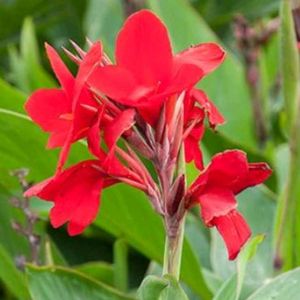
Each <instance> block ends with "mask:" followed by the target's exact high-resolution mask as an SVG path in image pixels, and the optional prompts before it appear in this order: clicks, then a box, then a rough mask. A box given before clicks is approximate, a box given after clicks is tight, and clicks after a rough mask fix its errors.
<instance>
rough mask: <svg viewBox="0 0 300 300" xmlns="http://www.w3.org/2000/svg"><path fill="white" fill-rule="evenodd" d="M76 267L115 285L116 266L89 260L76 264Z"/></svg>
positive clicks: (82, 271) (95, 277)
mask: <svg viewBox="0 0 300 300" xmlns="http://www.w3.org/2000/svg"><path fill="white" fill-rule="evenodd" d="M75 269H76V270H78V271H79V272H81V273H84V274H86V275H88V276H89V277H92V278H94V279H96V280H99V281H101V282H103V283H106V284H108V285H111V286H114V268H113V266H112V265H111V264H109V263H106V262H88V263H85V264H81V265H77V266H75Z"/></svg>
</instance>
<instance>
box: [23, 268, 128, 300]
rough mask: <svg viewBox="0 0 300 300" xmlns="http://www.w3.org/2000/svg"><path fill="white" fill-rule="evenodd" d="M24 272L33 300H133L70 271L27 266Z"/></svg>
mask: <svg viewBox="0 0 300 300" xmlns="http://www.w3.org/2000/svg"><path fill="white" fill-rule="evenodd" d="M26 271H27V276H28V284H29V290H30V294H31V297H32V299H33V300H56V299H63V300H69V299H70V300H75V299H78V300H79V299H82V300H83V299H89V300H99V299H101V300H133V298H131V297H129V296H126V295H125V294H122V293H120V292H118V291H117V290H115V289H113V288H111V287H109V286H107V285H106V284H104V283H101V282H99V281H96V280H94V279H92V278H89V277H87V276H86V275H84V274H82V273H79V272H78V271H74V270H72V269H67V268H62V267H35V266H28V267H27V269H26Z"/></svg>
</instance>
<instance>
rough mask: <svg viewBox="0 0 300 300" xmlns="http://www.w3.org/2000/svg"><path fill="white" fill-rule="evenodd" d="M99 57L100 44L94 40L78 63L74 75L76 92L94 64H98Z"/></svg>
mask: <svg viewBox="0 0 300 300" xmlns="http://www.w3.org/2000/svg"><path fill="white" fill-rule="evenodd" d="M101 57H102V44H101V43H100V42H96V43H94V44H93V46H92V47H91V48H90V49H89V51H88V52H87V53H86V54H85V56H84V58H83V59H82V61H81V63H80V65H79V69H78V73H77V76H76V90H77V91H76V93H78V92H80V90H81V89H82V87H83V85H84V84H85V83H86V81H87V79H88V77H89V76H90V74H91V72H92V71H93V69H94V68H95V67H96V65H98V64H100V62H101Z"/></svg>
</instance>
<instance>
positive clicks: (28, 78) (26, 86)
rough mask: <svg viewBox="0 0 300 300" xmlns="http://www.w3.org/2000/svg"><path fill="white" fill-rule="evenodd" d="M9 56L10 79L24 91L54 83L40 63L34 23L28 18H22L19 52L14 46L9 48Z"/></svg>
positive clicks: (27, 91)
mask: <svg viewBox="0 0 300 300" xmlns="http://www.w3.org/2000/svg"><path fill="white" fill-rule="evenodd" d="M9 56H10V66H11V71H12V73H11V79H12V81H13V82H14V83H15V84H16V86H17V87H19V88H20V89H22V90H23V91H24V92H26V93H29V92H31V91H33V90H36V89H37V88H47V87H53V86H54V85H55V83H54V81H53V79H52V78H51V76H50V75H49V74H47V73H46V71H45V70H44V69H43V67H42V65H41V62H40V56H39V49H38V44H37V40H36V36H35V30H34V24H33V22H32V20H31V19H30V18H26V19H25V20H24V24H23V27H22V31H21V45H20V54H18V53H17V51H16V49H15V48H9Z"/></svg>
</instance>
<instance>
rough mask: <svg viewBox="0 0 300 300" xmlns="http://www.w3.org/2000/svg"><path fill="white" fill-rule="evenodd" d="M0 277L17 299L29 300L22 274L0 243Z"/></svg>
mask: <svg viewBox="0 0 300 300" xmlns="http://www.w3.org/2000/svg"><path fill="white" fill-rule="evenodd" d="M0 279H1V281H2V282H4V284H5V285H6V287H7V288H8V289H9V291H10V293H12V294H13V295H14V296H15V297H17V299H20V300H29V299H30V296H29V293H28V289H27V286H26V281H25V277H24V274H22V273H21V272H20V271H18V270H17V268H16V266H15V264H14V261H13V260H12V258H11V257H10V256H9V254H8V253H7V251H6V250H5V249H4V247H3V246H2V245H1V244H0Z"/></svg>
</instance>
